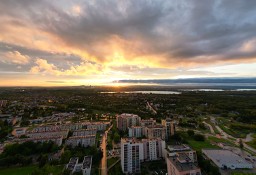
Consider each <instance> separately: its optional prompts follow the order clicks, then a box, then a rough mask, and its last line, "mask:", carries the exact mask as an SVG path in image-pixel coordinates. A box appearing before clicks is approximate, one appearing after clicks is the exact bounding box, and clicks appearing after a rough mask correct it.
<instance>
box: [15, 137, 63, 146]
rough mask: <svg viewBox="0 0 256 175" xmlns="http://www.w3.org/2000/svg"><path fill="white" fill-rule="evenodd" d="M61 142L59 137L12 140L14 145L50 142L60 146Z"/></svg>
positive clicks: (61, 138)
mask: <svg viewBox="0 0 256 175" xmlns="http://www.w3.org/2000/svg"><path fill="white" fill-rule="evenodd" d="M62 140H63V137H62V136H59V137H38V138H36V137H34V138H24V139H14V140H13V142H14V143H15V142H16V143H24V142H29V141H32V142H49V141H52V142H54V143H55V144H56V145H58V146H61V145H62Z"/></svg>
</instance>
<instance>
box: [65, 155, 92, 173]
mask: <svg viewBox="0 0 256 175" xmlns="http://www.w3.org/2000/svg"><path fill="white" fill-rule="evenodd" d="M91 167H92V156H84V159H83V162H82V163H79V158H78V157H71V158H70V160H69V163H68V164H67V165H66V169H68V170H70V172H71V174H73V173H77V172H82V174H83V175H90V174H91Z"/></svg>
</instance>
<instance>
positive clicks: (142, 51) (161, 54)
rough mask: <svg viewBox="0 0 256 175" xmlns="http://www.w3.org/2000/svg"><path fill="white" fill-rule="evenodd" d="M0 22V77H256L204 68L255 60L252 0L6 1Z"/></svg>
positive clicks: (1, 4) (254, 3)
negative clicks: (11, 74) (17, 75)
mask: <svg viewBox="0 0 256 175" xmlns="http://www.w3.org/2000/svg"><path fill="white" fill-rule="evenodd" d="M0 21H1V28H0V72H2V76H5V74H6V76H7V74H8V76H9V74H10V72H12V73H15V72H16V73H17V74H20V75H21V74H22V73H23V76H24V75H25V74H26V75H30V76H34V77H36V75H37V77H38V78H39V77H42V76H44V78H42V79H46V80H47V82H57V81H65V80H70V79H72V78H74V79H79V78H78V77H80V79H81V80H86V81H87V80H88V81H89V80H93V81H96V79H98V80H99V81H106V79H109V80H111V81H112V80H115V79H126V78H127V79H143V78H145V79H149V78H152V77H154V78H159V79H161V78H172V77H179V76H180V77H182V76H188V75H190V76H192V77H193V76H196V77H198V76H227V75H230V76H241V75H243V76H256V72H255V71H253V72H249V73H248V75H247V74H246V75H244V74H240V73H237V72H233V70H230V71H229V72H227V73H226V74H222V75H219V74H218V73H217V72H210V71H205V69H207V67H212V66H224V65H239V64H242V63H243V64H244V63H248V64H251V63H253V64H255V63H256V46H255V44H256V23H255V21H256V1H241V0H216V1H212V0H205V1H200V0H190V1H187V0H170V1H165V0H141V1H138V0H131V1H124V0H120V1H116V0H97V1H85V0H73V1H70V0H59V1H50V0H45V1H41V0H22V1H20V0H3V1H1V2H0ZM200 68H203V69H204V70H200ZM194 69H196V71H194ZM198 69H199V70H198ZM23 76H22V77H23ZM46 77H48V79H47V78H46ZM3 79H4V78H3ZM60 79H61V80H60Z"/></svg>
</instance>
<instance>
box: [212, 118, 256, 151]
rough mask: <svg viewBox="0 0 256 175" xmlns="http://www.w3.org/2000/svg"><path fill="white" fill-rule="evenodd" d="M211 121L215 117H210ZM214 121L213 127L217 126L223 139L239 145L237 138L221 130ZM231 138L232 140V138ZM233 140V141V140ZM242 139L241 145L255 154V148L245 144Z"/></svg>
mask: <svg viewBox="0 0 256 175" xmlns="http://www.w3.org/2000/svg"><path fill="white" fill-rule="evenodd" d="M211 119H212V120H213V121H215V118H211ZM214 123H215V127H216V128H217V130H218V131H219V132H220V133H221V134H222V138H224V139H228V140H229V141H231V142H233V143H234V144H236V145H237V146H239V138H235V137H233V136H231V135H229V134H227V133H226V132H225V131H223V130H222V129H221V128H220V127H219V126H218V125H217V124H216V122H214ZM232 139H233V140H232ZM234 140H235V141H234ZM242 141H243V145H244V148H246V149H248V150H250V151H251V152H253V153H254V154H256V149H254V148H252V147H250V146H249V145H247V144H246V143H245V142H244V140H242Z"/></svg>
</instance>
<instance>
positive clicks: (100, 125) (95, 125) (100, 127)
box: [83, 122, 110, 131]
mask: <svg viewBox="0 0 256 175" xmlns="http://www.w3.org/2000/svg"><path fill="white" fill-rule="evenodd" d="M109 125H110V122H87V123H83V126H84V127H83V128H87V129H97V131H105V130H106V129H107V127H108V126H109Z"/></svg>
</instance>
